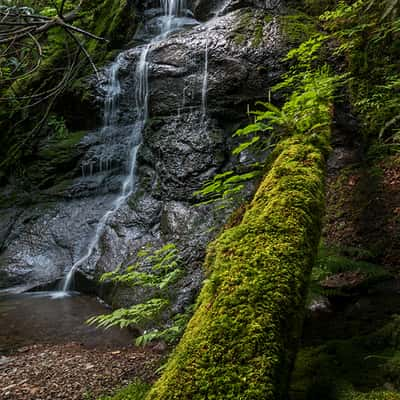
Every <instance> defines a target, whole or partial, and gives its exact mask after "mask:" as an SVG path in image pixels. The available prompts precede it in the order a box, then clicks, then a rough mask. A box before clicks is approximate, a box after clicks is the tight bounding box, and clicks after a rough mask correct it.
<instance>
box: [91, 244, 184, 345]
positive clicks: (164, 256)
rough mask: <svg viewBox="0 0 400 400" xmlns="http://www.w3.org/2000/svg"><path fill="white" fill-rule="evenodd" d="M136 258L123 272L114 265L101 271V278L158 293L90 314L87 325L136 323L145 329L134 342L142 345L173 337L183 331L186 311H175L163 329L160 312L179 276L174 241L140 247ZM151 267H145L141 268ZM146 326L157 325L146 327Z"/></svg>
mask: <svg viewBox="0 0 400 400" xmlns="http://www.w3.org/2000/svg"><path fill="white" fill-rule="evenodd" d="M137 257H138V262H137V263H135V264H133V265H131V266H129V267H128V268H127V269H126V271H125V272H121V269H120V268H117V269H116V270H115V271H113V272H108V273H105V274H103V275H102V277H101V279H100V280H101V281H102V282H104V281H111V282H113V283H116V284H123V285H127V286H129V287H136V286H140V287H147V288H153V289H155V290H156V291H157V293H158V296H159V297H155V298H152V299H150V300H148V301H146V302H144V303H140V304H136V305H133V306H132V307H129V308H120V309H117V310H115V311H113V312H112V313H110V314H104V315H98V316H94V317H91V318H89V319H88V320H87V321H86V322H87V323H88V324H89V325H96V326H97V327H99V328H104V329H109V328H112V327H115V326H118V327H120V328H126V327H129V326H134V327H137V328H139V329H141V330H143V331H144V333H143V334H142V335H141V336H139V337H138V338H137V339H136V344H138V345H144V344H147V343H148V342H149V341H152V340H156V339H157V340H160V339H162V340H165V341H166V342H172V341H175V340H176V338H177V337H178V336H179V335H180V334H181V333H182V331H183V328H184V326H185V325H186V322H187V320H188V318H189V317H188V316H187V315H189V314H182V315H181V314H177V315H176V316H175V317H174V322H173V323H172V324H171V325H170V326H169V327H168V328H166V329H160V326H162V315H163V313H164V311H166V310H167V309H168V308H169V307H170V306H171V302H172V299H171V293H170V291H169V290H168V289H169V288H170V286H171V285H173V284H174V283H176V282H177V281H178V280H179V279H180V278H181V277H182V273H183V271H182V268H181V259H180V256H179V253H178V250H177V248H176V246H175V245H174V244H171V243H169V244H167V245H165V246H163V247H162V248H161V249H157V250H155V251H153V252H151V251H150V249H142V250H141V251H139V252H138V254H137ZM146 267H147V268H150V271H144V270H143V268H146ZM149 326H156V327H155V328H153V329H151V330H150V331H148V327H149Z"/></svg>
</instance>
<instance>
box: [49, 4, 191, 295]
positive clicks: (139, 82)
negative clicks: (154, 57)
mask: <svg viewBox="0 0 400 400" xmlns="http://www.w3.org/2000/svg"><path fill="white" fill-rule="evenodd" d="M160 1H161V7H162V9H163V12H164V15H163V18H164V20H165V21H166V22H165V23H163V24H161V27H160V32H159V34H158V35H156V36H155V37H154V38H153V39H152V40H151V41H150V43H149V44H147V45H144V46H143V47H141V48H140V56H139V61H138V64H137V66H136V73H135V81H136V85H135V106H136V111H137V118H136V121H135V123H134V126H133V129H132V132H131V136H130V148H131V151H130V156H129V165H128V171H129V172H128V174H127V176H126V178H125V179H124V182H123V184H122V187H121V192H120V195H119V196H118V197H117V198H116V199H115V200H114V202H113V204H112V206H111V208H110V209H109V210H108V211H107V212H106V213H105V214H104V215H103V216H102V218H101V219H100V220H99V222H98V223H97V226H96V229H95V232H94V234H93V237H92V238H91V240H90V242H89V244H88V247H87V250H86V253H85V254H84V255H83V256H82V257H81V258H80V259H79V260H78V261H76V262H75V263H74V264H73V265H72V267H71V269H70V270H69V272H68V274H67V275H66V276H65V277H64V279H63V280H62V282H61V285H60V286H61V290H62V291H61V292H57V293H56V294H55V296H53V297H61V296H65V295H66V294H67V293H68V291H69V290H71V288H72V283H73V278H74V274H75V272H76V270H77V268H78V267H80V266H82V265H83V264H84V263H85V262H87V261H88V260H89V258H90V257H91V256H92V255H93V253H94V251H95V250H96V249H97V247H98V244H99V241H100V238H101V236H102V234H103V232H104V228H105V227H106V224H107V222H108V220H109V219H110V218H111V217H112V216H113V215H114V214H115V213H116V212H117V211H118V210H119V209H120V208H121V206H122V205H123V204H125V203H126V201H127V200H128V198H129V197H130V196H131V195H132V193H133V192H134V190H135V184H136V158H137V153H138V150H139V147H140V144H141V141H142V133H143V129H144V127H145V125H146V122H147V119H148V103H149V79H148V78H149V76H148V75H149V63H148V61H147V59H148V55H149V53H150V51H151V45H152V44H154V43H156V42H157V41H158V40H160V39H162V38H164V37H165V36H166V35H167V34H168V33H169V32H171V31H172V30H174V29H176V26H178V24H176V26H175V24H174V20H175V18H178V17H179V16H180V15H182V14H183V13H184V12H185V7H186V1H184V0H160ZM120 66H121V59H120V58H119V57H117V59H116V61H114V62H113V63H112V64H111V66H110V67H109V69H108V82H109V84H108V85H107V89H106V90H107V93H106V96H105V104H104V126H103V128H102V134H103V136H105V137H107V136H108V135H112V131H113V127H114V126H115V124H116V120H117V113H118V97H119V95H120V92H121V88H120V84H119V80H118V71H119V69H120ZM90 168H91V169H92V166H91V167H90Z"/></svg>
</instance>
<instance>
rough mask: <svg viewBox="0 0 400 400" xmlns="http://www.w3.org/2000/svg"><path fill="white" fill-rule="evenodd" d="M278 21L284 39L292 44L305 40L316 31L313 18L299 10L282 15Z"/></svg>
mask: <svg viewBox="0 0 400 400" xmlns="http://www.w3.org/2000/svg"><path fill="white" fill-rule="evenodd" d="M278 21H279V23H280V25H281V27H282V32H283V34H284V37H285V39H286V41H287V42H288V43H289V44H292V45H296V44H300V43H301V42H304V41H306V40H307V39H309V38H310V37H311V36H312V35H314V34H315V33H316V32H317V25H316V22H315V19H313V18H311V17H310V16H309V15H307V14H304V13H302V12H299V11H298V12H296V13H295V14H291V15H282V16H280V17H279V18H278Z"/></svg>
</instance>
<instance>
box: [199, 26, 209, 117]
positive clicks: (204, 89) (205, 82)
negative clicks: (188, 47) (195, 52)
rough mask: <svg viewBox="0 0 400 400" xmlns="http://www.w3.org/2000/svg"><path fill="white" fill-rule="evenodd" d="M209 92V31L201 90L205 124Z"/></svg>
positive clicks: (202, 112)
mask: <svg viewBox="0 0 400 400" xmlns="http://www.w3.org/2000/svg"><path fill="white" fill-rule="evenodd" d="M207 90H208V29H207V30H206V49H205V55H204V75H203V86H202V88H201V115H202V119H203V124H205V123H206V118H207Z"/></svg>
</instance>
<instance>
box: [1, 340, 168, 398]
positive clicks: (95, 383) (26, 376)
mask: <svg viewBox="0 0 400 400" xmlns="http://www.w3.org/2000/svg"><path fill="white" fill-rule="evenodd" d="M161 358H162V351H159V349H157V348H156V347H154V348H150V347H147V348H137V347H134V346H129V347H123V348H119V349H115V348H112V349H110V348H102V349H101V348H88V347H84V346H82V345H81V344H78V343H69V344H62V345H33V346H29V347H23V348H20V349H19V350H17V351H16V352H14V353H13V354H11V355H9V356H7V357H5V356H3V357H1V356H0V399H1V400H56V399H57V400H58V399H63V400H91V399H96V398H97V397H98V396H99V395H104V394H107V393H112V392H113V391H114V390H115V389H117V388H119V387H121V386H124V385H126V384H128V383H129V382H131V381H132V380H134V379H135V378H139V379H141V380H143V381H147V382H149V381H150V382H151V381H152V380H154V379H155V370H156V369H157V367H158V366H159V363H160V360H161Z"/></svg>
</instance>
